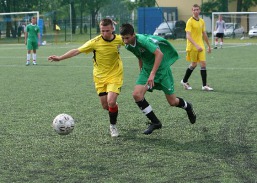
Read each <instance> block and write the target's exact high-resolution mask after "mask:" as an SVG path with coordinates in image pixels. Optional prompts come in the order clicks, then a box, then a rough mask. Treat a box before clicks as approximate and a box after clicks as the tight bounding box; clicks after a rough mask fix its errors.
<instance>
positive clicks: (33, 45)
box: [27, 39, 38, 50]
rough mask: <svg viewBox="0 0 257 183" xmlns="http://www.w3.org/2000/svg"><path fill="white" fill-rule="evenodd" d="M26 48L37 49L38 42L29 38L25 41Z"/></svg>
mask: <svg viewBox="0 0 257 183" xmlns="http://www.w3.org/2000/svg"><path fill="white" fill-rule="evenodd" d="M27 49H28V50H37V49H38V42H37V40H30V39H28V41H27Z"/></svg>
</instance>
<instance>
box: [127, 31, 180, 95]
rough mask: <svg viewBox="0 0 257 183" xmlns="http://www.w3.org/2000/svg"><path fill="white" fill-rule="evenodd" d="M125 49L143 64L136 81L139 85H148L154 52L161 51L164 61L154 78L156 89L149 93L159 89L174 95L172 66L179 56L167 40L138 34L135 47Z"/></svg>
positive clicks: (128, 46) (130, 46)
mask: <svg viewBox="0 0 257 183" xmlns="http://www.w3.org/2000/svg"><path fill="white" fill-rule="evenodd" d="M125 47H126V49H127V50H129V51H131V52H132V53H133V54H134V55H135V56H136V57H137V58H138V59H140V60H142V62H143V66H142V70H141V72H140V74H139V76H138V79H137V81H136V84H137V85H145V84H146V83H147V80H148V77H149V75H150V72H151V71H152V68H153V65H154V62H155V55H154V52H155V51H156V49H160V50H161V51H162V53H163V59H162V61H161V64H160V66H159V68H158V70H157V72H156V75H155V78H154V87H153V88H151V89H148V91H150V92H151V91H152V90H153V89H157V90H162V91H163V92H164V93H165V94H167V95H171V94H173V93H174V81H173V76H172V73H171V69H170V66H171V65H172V64H173V63H174V62H176V60H178V58H179V56H178V52H177V51H176V50H175V49H174V48H173V46H172V45H171V44H170V43H169V42H168V41H167V40H166V39H164V38H162V37H159V36H153V35H142V34H136V43H135V45H126V46H125Z"/></svg>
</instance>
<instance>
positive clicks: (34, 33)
mask: <svg viewBox="0 0 257 183" xmlns="http://www.w3.org/2000/svg"><path fill="white" fill-rule="evenodd" d="M36 23H37V19H36V17H32V18H31V24H29V25H27V27H26V28H25V34H24V35H25V45H27V50H28V52H27V62H26V65H27V66H28V65H29V64H30V57H31V50H33V54H32V58H33V65H37V62H36V60H37V49H38V46H39V44H40V43H39V40H40V32H39V27H38V26H37V24H36Z"/></svg>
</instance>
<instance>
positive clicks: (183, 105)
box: [176, 97, 191, 110]
mask: <svg viewBox="0 0 257 183" xmlns="http://www.w3.org/2000/svg"><path fill="white" fill-rule="evenodd" d="M177 98H178V99H179V103H178V105H177V106H176V107H179V108H182V109H185V110H189V109H191V106H190V105H188V103H187V102H186V101H185V100H184V99H183V98H180V97H177Z"/></svg>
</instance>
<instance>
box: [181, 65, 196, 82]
mask: <svg viewBox="0 0 257 183" xmlns="http://www.w3.org/2000/svg"><path fill="white" fill-rule="evenodd" d="M193 71H194V68H193V69H192V68H191V67H190V68H187V70H186V73H185V76H184V78H183V82H184V83H186V82H187V81H188V79H189V77H190V76H191V74H192V72H193Z"/></svg>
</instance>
